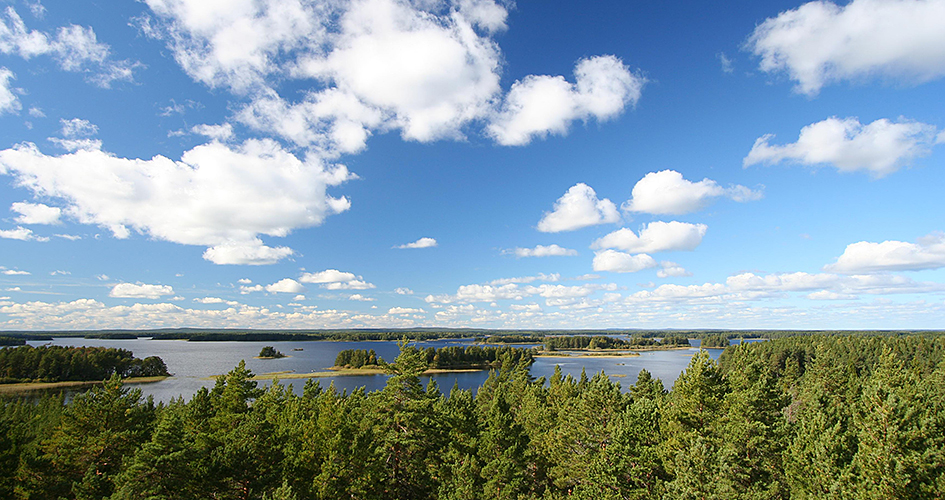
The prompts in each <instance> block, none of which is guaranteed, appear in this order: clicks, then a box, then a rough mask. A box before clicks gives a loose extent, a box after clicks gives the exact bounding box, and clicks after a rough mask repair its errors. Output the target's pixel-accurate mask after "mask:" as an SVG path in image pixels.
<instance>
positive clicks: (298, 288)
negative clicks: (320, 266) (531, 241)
mask: <svg viewBox="0 0 945 500" xmlns="http://www.w3.org/2000/svg"><path fill="white" fill-rule="evenodd" d="M266 291H267V292H269V293H302V292H304V291H305V287H304V286H302V284H301V283H299V282H298V281H295V280H294V279H292V278H285V279H281V280H279V281H277V282H275V283H273V284H271V285H266Z"/></svg>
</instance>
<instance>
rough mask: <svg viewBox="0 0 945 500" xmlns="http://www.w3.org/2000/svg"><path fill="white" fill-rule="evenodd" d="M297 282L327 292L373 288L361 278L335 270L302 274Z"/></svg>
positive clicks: (371, 284) (372, 285)
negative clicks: (313, 285)
mask: <svg viewBox="0 0 945 500" xmlns="http://www.w3.org/2000/svg"><path fill="white" fill-rule="evenodd" d="M299 281H301V282H302V283H317V284H318V285H319V286H321V287H322V288H325V289H327V290H368V289H371V288H375V286H374V284H373V283H368V282H366V281H364V280H363V278H362V277H361V276H357V275H355V274H354V273H349V272H344V271H339V270H337V269H326V270H324V271H319V272H317V273H303V274H302V276H301V277H300V278H299Z"/></svg>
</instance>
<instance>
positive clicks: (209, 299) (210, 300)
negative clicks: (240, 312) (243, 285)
mask: <svg viewBox="0 0 945 500" xmlns="http://www.w3.org/2000/svg"><path fill="white" fill-rule="evenodd" d="M194 302H198V303H200V304H223V303H224V302H226V301H225V300H223V299H221V298H220V297H201V298H196V299H194Z"/></svg>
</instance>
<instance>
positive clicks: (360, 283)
mask: <svg viewBox="0 0 945 500" xmlns="http://www.w3.org/2000/svg"><path fill="white" fill-rule="evenodd" d="M321 287H322V288H324V289H326V290H370V289H372V288H376V287H375V286H374V284H373V283H368V282H366V281H364V280H359V279H357V280H351V281H336V282H334V283H324V284H322V285H321Z"/></svg>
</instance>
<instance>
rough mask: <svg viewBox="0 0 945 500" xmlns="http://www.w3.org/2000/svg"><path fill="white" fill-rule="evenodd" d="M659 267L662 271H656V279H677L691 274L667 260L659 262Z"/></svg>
mask: <svg viewBox="0 0 945 500" xmlns="http://www.w3.org/2000/svg"><path fill="white" fill-rule="evenodd" d="M660 267H662V269H660V270H659V271H656V277H658V278H678V277H683V276H692V273H690V272H689V271H687V270H686V269H685V268H684V267H682V266H680V265H679V264H677V263H675V262H670V261H668V260H664V261H663V262H660Z"/></svg>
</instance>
